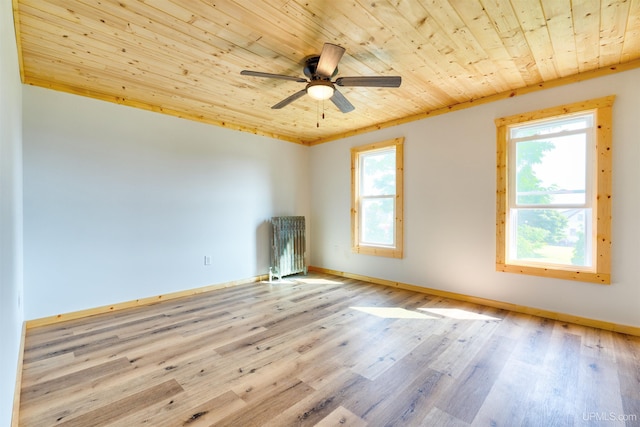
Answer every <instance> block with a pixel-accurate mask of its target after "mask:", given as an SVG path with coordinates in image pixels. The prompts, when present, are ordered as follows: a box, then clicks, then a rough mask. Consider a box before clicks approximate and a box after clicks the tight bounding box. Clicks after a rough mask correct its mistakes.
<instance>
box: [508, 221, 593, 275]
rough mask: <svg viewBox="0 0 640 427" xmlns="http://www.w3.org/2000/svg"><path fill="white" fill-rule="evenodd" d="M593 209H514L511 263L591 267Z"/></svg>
mask: <svg viewBox="0 0 640 427" xmlns="http://www.w3.org/2000/svg"><path fill="white" fill-rule="evenodd" d="M590 228H591V209H512V210H511V242H510V245H509V258H510V259H511V260H519V261H531V262H539V263H545V264H560V265H576V266H583V267H591V265H592V260H591V247H592V242H591V233H590V232H588V231H586V230H590Z"/></svg>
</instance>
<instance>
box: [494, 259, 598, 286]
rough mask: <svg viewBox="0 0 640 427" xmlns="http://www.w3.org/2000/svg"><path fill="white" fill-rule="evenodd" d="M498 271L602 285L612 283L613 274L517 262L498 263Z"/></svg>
mask: <svg viewBox="0 0 640 427" xmlns="http://www.w3.org/2000/svg"><path fill="white" fill-rule="evenodd" d="M496 271H501V272H504V273H517V274H529V275H533V276H541V277H550V278H554V279H563V280H575V281H579V282H590V283H598V284H601V285H610V284H611V275H610V274H608V273H597V272H595V273H594V272H592V271H584V270H582V271H581V270H575V269H573V270H571V269H568V268H567V269H566V270H565V269H555V268H545V267H532V266H527V265H516V264H501V263H497V264H496Z"/></svg>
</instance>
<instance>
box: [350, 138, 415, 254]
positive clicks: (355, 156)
mask: <svg viewBox="0 0 640 427" xmlns="http://www.w3.org/2000/svg"><path fill="white" fill-rule="evenodd" d="M403 142H404V138H396V139H392V140H389V141H385V142H381V143H377V144H371V145H366V146H363V147H355V148H352V149H351V232H352V249H353V251H354V252H357V253H361V254H367V255H379V256H386V257H392V258H402V244H403V242H402V236H403V233H402V228H403V227H402V223H403V220H402V205H403V203H402V182H403V174H402V168H403V165H402V163H403Z"/></svg>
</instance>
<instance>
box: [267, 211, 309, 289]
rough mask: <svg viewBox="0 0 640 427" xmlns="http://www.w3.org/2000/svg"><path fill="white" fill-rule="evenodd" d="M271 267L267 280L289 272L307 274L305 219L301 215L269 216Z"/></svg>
mask: <svg viewBox="0 0 640 427" xmlns="http://www.w3.org/2000/svg"><path fill="white" fill-rule="evenodd" d="M271 226H272V233H271V268H269V281H271V280H273V277H277V278H278V279H281V278H282V276H288V275H290V274H296V273H304V274H307V265H306V257H305V253H306V240H305V219H304V217H303V216H274V217H272V218H271Z"/></svg>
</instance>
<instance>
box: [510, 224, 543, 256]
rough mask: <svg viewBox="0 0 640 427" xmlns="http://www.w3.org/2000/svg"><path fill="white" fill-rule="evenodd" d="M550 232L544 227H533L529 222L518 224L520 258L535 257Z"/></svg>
mask: <svg viewBox="0 0 640 427" xmlns="http://www.w3.org/2000/svg"><path fill="white" fill-rule="evenodd" d="M548 234H549V232H548V231H547V230H544V229H542V228H538V227H531V226H529V225H527V224H519V225H518V242H517V245H518V258H535V257H537V256H538V254H537V253H536V250H538V249H540V248H542V247H543V246H544V244H545V243H544V242H545V241H546V240H547V238H548V236H547V235H548Z"/></svg>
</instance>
